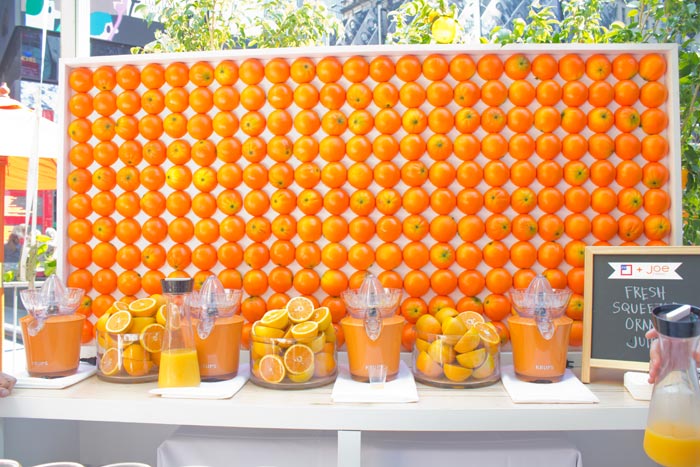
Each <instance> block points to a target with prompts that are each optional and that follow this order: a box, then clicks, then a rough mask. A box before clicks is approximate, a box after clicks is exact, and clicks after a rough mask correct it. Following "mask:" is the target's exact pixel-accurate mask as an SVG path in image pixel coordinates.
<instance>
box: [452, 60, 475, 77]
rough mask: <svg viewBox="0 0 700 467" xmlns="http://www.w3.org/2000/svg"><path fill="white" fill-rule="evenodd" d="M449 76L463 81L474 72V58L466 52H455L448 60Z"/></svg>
mask: <svg viewBox="0 0 700 467" xmlns="http://www.w3.org/2000/svg"><path fill="white" fill-rule="evenodd" d="M449 72H450V76H452V77H453V78H454V79H455V80H457V81H465V80H468V79H469V78H471V77H472V76H473V75H474V73H475V72H476V64H475V63H474V60H473V59H472V58H471V57H470V56H469V55H466V54H457V55H455V56H454V57H452V59H451V60H450V67H449Z"/></svg>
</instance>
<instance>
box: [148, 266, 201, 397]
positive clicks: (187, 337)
mask: <svg viewBox="0 0 700 467" xmlns="http://www.w3.org/2000/svg"><path fill="white" fill-rule="evenodd" d="M161 284H162V286H163V296H164V297H165V300H166V312H165V316H166V318H165V319H166V321H165V336H164V338H163V350H162V351H161V354H160V368H159V369H158V387H161V388H173V387H190V386H199V383H200V376H199V362H198V360H197V349H196V346H195V342H194V330H193V328H192V320H191V317H190V299H191V294H192V279H189V278H171V279H163V280H162V281H161Z"/></svg>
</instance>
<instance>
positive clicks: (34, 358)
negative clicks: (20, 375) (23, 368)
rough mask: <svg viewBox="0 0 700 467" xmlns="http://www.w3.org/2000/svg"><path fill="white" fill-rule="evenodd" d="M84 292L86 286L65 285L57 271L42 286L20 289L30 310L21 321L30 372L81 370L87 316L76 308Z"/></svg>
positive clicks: (38, 374)
mask: <svg viewBox="0 0 700 467" xmlns="http://www.w3.org/2000/svg"><path fill="white" fill-rule="evenodd" d="M84 293H85V292H84V291H83V289H79V288H73V287H64V286H63V284H62V283H61V281H60V280H59V279H58V277H57V276H55V275H52V276H49V278H48V279H47V280H46V282H44V284H43V285H42V287H41V288H40V289H27V290H22V291H20V298H21V299H22V303H23V304H24V307H25V308H26V309H27V312H28V313H29V315H27V316H25V317H23V318H22V319H20V323H21V325H22V337H23V339H24V349H25V354H26V357H27V372H28V373H29V375H30V376H33V377H58V376H69V375H72V374H74V373H75V372H76V371H77V370H78V365H79V364H80V339H81V333H82V329H83V321H85V316H83V315H80V314H74V312H75V310H76V309H77V308H78V304H79V302H80V299H81V298H82V297H83V294H84Z"/></svg>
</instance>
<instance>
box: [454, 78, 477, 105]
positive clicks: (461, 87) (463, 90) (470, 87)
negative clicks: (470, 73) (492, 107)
mask: <svg viewBox="0 0 700 467" xmlns="http://www.w3.org/2000/svg"><path fill="white" fill-rule="evenodd" d="M453 94H454V101H455V103H456V104H458V105H459V106H461V107H471V106H473V105H474V104H476V103H477V102H479V98H480V97H481V89H480V88H479V86H477V85H476V84H475V83H474V82H472V81H463V82H460V83H458V84H457V85H456V86H455V88H454V93H453Z"/></svg>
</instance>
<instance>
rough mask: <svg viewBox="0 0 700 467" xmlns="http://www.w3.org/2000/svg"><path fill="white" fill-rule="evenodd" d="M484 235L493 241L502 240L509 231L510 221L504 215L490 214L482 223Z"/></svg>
mask: <svg viewBox="0 0 700 467" xmlns="http://www.w3.org/2000/svg"><path fill="white" fill-rule="evenodd" d="M484 226H485V228H486V235H488V236H489V238H491V239H493V240H503V239H504V238H506V237H507V236H508V235H509V234H510V231H511V224H510V219H509V218H508V217H506V216H505V215H504V214H492V215H490V216H489V217H487V218H486V222H485V223H484Z"/></svg>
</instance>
